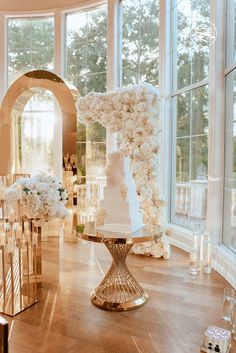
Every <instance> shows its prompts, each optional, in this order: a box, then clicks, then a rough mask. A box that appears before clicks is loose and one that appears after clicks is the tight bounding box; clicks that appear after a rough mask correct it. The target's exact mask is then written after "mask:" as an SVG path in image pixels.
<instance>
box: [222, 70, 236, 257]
mask: <svg viewBox="0 0 236 353" xmlns="http://www.w3.org/2000/svg"><path fill="white" fill-rule="evenodd" d="M225 127H226V129H225V141H226V143H225V186H224V221H223V222H224V223H223V242H224V244H225V245H227V246H228V247H230V248H231V249H232V250H234V251H236V70H234V71H232V72H231V73H230V74H228V75H227V77H226V126H225Z"/></svg>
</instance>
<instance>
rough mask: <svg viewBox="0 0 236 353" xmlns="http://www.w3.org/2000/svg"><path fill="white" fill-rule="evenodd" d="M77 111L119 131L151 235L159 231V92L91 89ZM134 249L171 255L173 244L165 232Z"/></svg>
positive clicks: (140, 87)
mask: <svg viewBox="0 0 236 353" xmlns="http://www.w3.org/2000/svg"><path fill="white" fill-rule="evenodd" d="M77 110H78V119H79V121H80V122H81V123H83V124H86V125H89V124H93V123H95V122H99V123H101V124H102V125H103V126H104V127H106V128H107V129H108V131H109V132H111V133H116V132H118V133H119V149H120V151H121V152H122V154H123V155H125V156H129V157H130V160H131V168H132V173H133V177H134V180H135V184H136V191H137V194H138V196H139V199H140V204H141V208H142V212H143V221H144V223H145V224H147V226H148V230H149V231H150V234H153V235H157V234H159V233H160V231H163V229H165V225H166V222H165V215H164V200H163V196H162V186H161V177H160V173H159V170H160V166H159V150H160V142H161V119H160V115H159V91H158V90H157V89H156V88H154V87H153V86H152V85H151V84H144V85H138V86H130V87H125V88H122V89H118V90H117V91H115V92H109V93H105V94H102V93H94V92H91V93H89V94H88V95H87V96H85V97H80V98H79V99H78V104H77ZM133 251H134V252H135V253H139V254H146V255H152V256H154V257H161V256H164V258H168V257H169V255H170V247H169V241H168V239H167V237H166V235H165V231H164V232H163V236H162V237H161V238H160V239H159V240H158V241H155V242H148V243H142V244H138V245H136V246H134V247H133Z"/></svg>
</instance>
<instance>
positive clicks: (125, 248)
mask: <svg viewBox="0 0 236 353" xmlns="http://www.w3.org/2000/svg"><path fill="white" fill-rule="evenodd" d="M161 234H162V232H160V234H158V235H157V236H156V237H153V236H150V235H148V234H147V230H146V228H143V229H141V230H139V231H138V232H136V233H125V232H116V231H114V232H113V231H112V232H102V233H100V232H99V233H98V232H95V230H94V223H93V222H89V223H87V224H86V225H85V228H84V231H83V233H77V236H78V237H79V238H81V239H84V240H88V241H93V242H97V243H103V244H104V245H105V246H106V247H107V249H108V250H109V252H110V254H111V256H112V264H111V267H110V269H109V270H108V272H107V274H106V275H105V277H104V279H103V280H102V282H101V283H100V284H99V286H98V287H97V288H96V289H94V290H93V291H92V293H91V301H92V303H93V304H94V305H95V306H97V307H99V308H101V309H105V310H112V311H126V310H131V309H135V308H138V307H140V306H142V305H144V304H145V303H146V302H147V301H148V294H147V293H146V292H145V291H144V289H143V288H142V287H141V286H140V284H139V283H138V282H137V281H136V279H135V278H134V277H133V275H132V274H131V272H130V271H129V269H128V267H127V264H126V257H127V255H128V253H129V251H130V250H131V248H132V246H133V244H135V243H142V242H146V241H151V240H155V239H157V238H159V237H160V236H161Z"/></svg>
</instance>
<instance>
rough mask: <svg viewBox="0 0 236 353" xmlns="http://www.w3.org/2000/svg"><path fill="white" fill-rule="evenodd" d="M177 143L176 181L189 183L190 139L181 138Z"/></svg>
mask: <svg viewBox="0 0 236 353" xmlns="http://www.w3.org/2000/svg"><path fill="white" fill-rule="evenodd" d="M176 143H177V144H176V181H177V182H178V181H181V182H183V181H189V163H190V138H189V137H188V138H179V139H177V141H176Z"/></svg>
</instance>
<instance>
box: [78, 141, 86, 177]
mask: <svg viewBox="0 0 236 353" xmlns="http://www.w3.org/2000/svg"><path fill="white" fill-rule="evenodd" d="M77 160H78V172H77V173H78V175H80V176H81V175H82V176H85V175H86V143H80V142H77Z"/></svg>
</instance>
